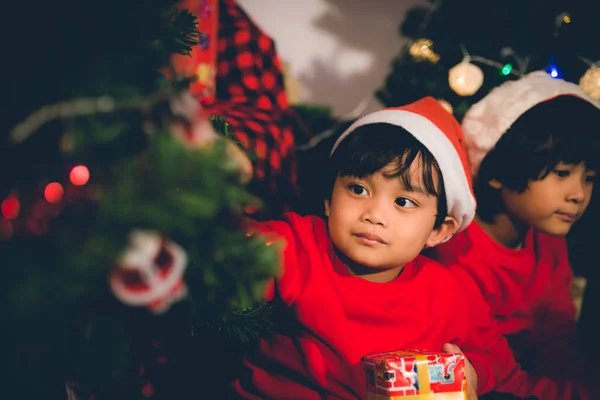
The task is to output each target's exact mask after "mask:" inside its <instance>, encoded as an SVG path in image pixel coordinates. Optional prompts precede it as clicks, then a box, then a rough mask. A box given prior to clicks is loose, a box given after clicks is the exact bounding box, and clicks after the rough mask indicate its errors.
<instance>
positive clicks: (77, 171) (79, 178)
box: [69, 165, 90, 186]
mask: <svg viewBox="0 0 600 400" xmlns="http://www.w3.org/2000/svg"><path fill="white" fill-rule="evenodd" d="M69 179H70V180H71V183H72V184H73V185H75V186H83V185H85V184H86V183H87V182H88V181H89V180H90V171H89V170H88V168H87V167H86V166H85V165H78V166H76V167H74V168H73V169H72V170H71V174H70V175H69Z"/></svg>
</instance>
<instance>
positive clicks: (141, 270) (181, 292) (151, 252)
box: [109, 230, 188, 314]
mask: <svg viewBox="0 0 600 400" xmlns="http://www.w3.org/2000/svg"><path fill="white" fill-rule="evenodd" d="M187 261H188V260H187V254H186V253H185V251H184V250H183V249H182V248H181V247H180V246H178V245H177V244H175V243H173V242H169V241H167V240H166V239H164V238H163V237H162V236H160V235H159V234H157V233H155V232H150V231H142V230H137V231H133V232H132V233H131V235H130V236H129V246H128V247H127V248H126V249H125V251H124V252H123V254H122V255H121V257H120V258H119V260H118V262H117V267H116V269H115V270H114V271H113V272H112V273H111V275H110V278H109V284H110V288H111V290H112V291H113V293H114V295H115V296H116V297H117V298H118V299H119V300H121V301H122V302H123V303H125V304H127V305H130V306H138V307H139V306H143V307H147V308H148V309H149V310H150V311H152V312H153V313H155V314H160V313H162V312H164V311H166V310H168V309H169V307H170V306H171V304H172V303H174V302H176V301H179V300H181V299H182V298H183V297H184V296H185V295H186V294H187V288H186V285H185V283H184V282H183V273H184V271H185V269H186V267H187Z"/></svg>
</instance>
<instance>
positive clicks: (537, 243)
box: [435, 222, 586, 399]
mask: <svg viewBox="0 0 600 400" xmlns="http://www.w3.org/2000/svg"><path fill="white" fill-rule="evenodd" d="M435 258H436V259H437V260H438V261H440V262H441V263H442V264H444V265H446V266H448V267H449V270H450V272H451V273H452V274H453V275H454V276H455V277H456V278H457V279H458V280H459V281H460V282H461V284H462V287H463V289H465V293H466V294H467V295H468V296H469V298H471V299H473V298H483V299H484V301H485V303H487V307H485V306H483V308H482V309H480V311H479V317H480V318H486V317H485V315H486V314H487V315H488V316H489V317H490V318H493V319H494V320H495V324H496V326H497V329H498V331H499V332H500V333H501V334H503V335H504V336H505V337H506V338H507V339H508V343H509V345H510V348H511V349H512V351H513V353H514V355H515V357H516V358H517V360H518V361H521V362H524V365H526V364H527V363H528V362H529V361H530V360H533V365H531V366H530V367H531V371H532V372H533V373H535V375H537V376H544V377H548V378H553V379H556V380H557V381H558V380H560V381H562V382H563V383H561V384H560V385H559V386H555V385H558V384H557V381H551V380H549V379H542V380H539V381H538V382H537V383H536V385H534V387H524V386H523V385H522V383H519V379H521V378H517V377H516V375H515V371H514V370H510V369H502V370H501V371H499V375H498V379H497V385H496V387H495V388H494V390H498V391H505V392H511V393H515V394H517V393H521V394H523V391H527V390H533V391H534V392H535V393H529V394H538V396H539V393H546V395H545V396H544V397H540V398H543V399H547V398H548V399H553V398H557V399H558V398H560V399H568V398H571V397H570V396H571V394H572V391H573V390H574V388H575V387H574V386H573V385H574V384H573V383H572V382H569V381H567V380H568V379H571V378H578V376H577V372H576V371H575V370H576V369H575V368H573V367H574V366H576V365H575V363H576V358H575V357H574V355H575V354H576V349H575V330H576V322H575V318H574V316H575V308H574V304H573V300H572V298H571V282H572V271H571V268H570V265H569V262H568V254H567V247H566V242H565V240H564V238H559V237H552V236H549V235H545V234H543V233H541V232H538V231H534V230H532V231H531V232H530V233H529V234H528V236H527V238H526V242H525V246H524V248H523V249H522V250H512V249H509V248H506V247H504V246H502V245H500V244H499V243H497V242H495V241H494V240H493V239H492V238H491V237H489V236H488V234H487V233H486V232H485V231H484V230H483V229H482V228H481V227H480V226H479V225H478V224H477V223H476V222H473V223H472V224H471V225H470V226H469V227H468V228H467V229H466V230H464V231H463V232H460V233H459V234H457V235H455V237H453V238H452V239H451V240H450V241H449V242H447V243H445V244H442V245H440V246H438V247H437V248H436V250H435ZM480 306H481V304H480ZM532 349H533V350H535V354H532V353H531V351H532ZM526 359H529V360H526ZM558 387H562V389H560V390H559V389H558ZM555 391H556V394H553V393H554V392H555ZM581 395H582V396H584V397H585V396H586V395H585V394H581Z"/></svg>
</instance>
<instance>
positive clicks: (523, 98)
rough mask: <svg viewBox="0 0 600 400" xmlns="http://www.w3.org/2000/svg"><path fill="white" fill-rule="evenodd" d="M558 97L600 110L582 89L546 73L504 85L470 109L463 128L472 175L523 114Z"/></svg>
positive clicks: (526, 76) (537, 72)
mask: <svg viewBox="0 0 600 400" xmlns="http://www.w3.org/2000/svg"><path fill="white" fill-rule="evenodd" d="M558 96H576V97H579V98H581V99H583V100H585V101H588V102H589V103H591V104H593V105H595V106H596V107H598V108H600V102H599V101H598V100H595V99H593V98H592V97H590V96H589V95H588V94H587V93H586V92H585V91H584V90H583V89H582V88H581V87H580V86H578V85H576V84H574V83H571V82H567V81H564V80H562V79H556V78H552V77H551V76H550V75H549V74H548V73H546V72H545V71H535V72H532V73H530V74H527V75H525V76H523V77H522V78H520V79H518V80H516V81H508V82H506V83H503V84H502V85H500V86H498V87H496V88H495V89H493V90H492V91H491V92H490V93H489V94H488V95H487V96H485V97H484V98H483V99H482V100H481V101H479V102H478V103H475V104H474V105H473V106H471V108H469V111H467V113H466V114H465V117H464V118H463V121H462V129H463V132H464V134H465V143H466V145H467V149H468V153H469V162H470V163H471V173H472V174H473V176H476V175H477V172H478V171H479V166H480V165H481V162H482V161H483V159H484V158H485V156H486V155H487V154H488V153H489V152H490V150H492V149H493V148H494V146H496V143H498V140H500V138H501V137H502V135H504V134H505V133H506V131H507V130H508V129H509V128H510V127H511V126H512V124H514V123H515V121H516V120H517V119H519V117H520V116H521V115H523V114H525V112H527V111H528V110H529V109H531V108H533V107H534V106H536V105H538V104H540V103H543V102H545V101H548V100H551V99H553V98H555V97H558Z"/></svg>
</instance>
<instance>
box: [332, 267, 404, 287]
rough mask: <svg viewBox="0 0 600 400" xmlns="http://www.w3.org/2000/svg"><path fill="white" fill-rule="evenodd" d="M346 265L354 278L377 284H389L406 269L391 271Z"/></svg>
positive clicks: (400, 268) (393, 269)
mask: <svg viewBox="0 0 600 400" xmlns="http://www.w3.org/2000/svg"><path fill="white" fill-rule="evenodd" d="M344 265H346V270H348V272H349V273H351V274H352V275H354V276H358V277H359V278H362V279H364V280H367V281H369V282H375V283H388V282H391V281H393V280H394V279H396V277H397V276H398V275H400V272H402V269H403V268H404V267H398V268H391V269H373V268H367V267H364V266H362V265H349V264H344Z"/></svg>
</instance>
